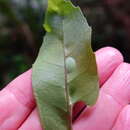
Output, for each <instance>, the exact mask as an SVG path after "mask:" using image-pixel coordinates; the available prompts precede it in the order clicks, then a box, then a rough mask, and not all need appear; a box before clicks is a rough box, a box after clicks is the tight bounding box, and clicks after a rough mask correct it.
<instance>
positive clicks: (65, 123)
mask: <svg viewBox="0 0 130 130" xmlns="http://www.w3.org/2000/svg"><path fill="white" fill-rule="evenodd" d="M44 27H45V29H46V31H47V33H46V36H45V37H44V41H43V45H42V47H41V49H40V52H39V55H38V58H37V60H36V62H35V63H34V65H33V73H32V82H33V90H34V94H35V98H36V102H37V106H38V110H39V115H40V119H41V125H42V126H43V128H44V129H45V130H72V107H73V105H74V104H75V103H76V102H77V101H83V102H85V103H86V104H87V105H93V104H95V102H96V99H97V96H98V76H97V67H96V60H95V55H94V53H93V51H92V48H91V28H90V27H89V25H88V23H87V21H86V19H85V18H84V16H83V14H82V12H81V10H80V8H79V7H74V6H73V5H72V3H71V2H70V1H64V0H48V9H47V12H46V18H45V24H44Z"/></svg>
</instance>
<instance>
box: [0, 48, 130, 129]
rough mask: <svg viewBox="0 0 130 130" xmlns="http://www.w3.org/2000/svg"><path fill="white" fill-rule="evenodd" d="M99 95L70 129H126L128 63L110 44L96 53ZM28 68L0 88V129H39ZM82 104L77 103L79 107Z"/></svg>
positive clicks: (128, 115) (128, 126)
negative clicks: (95, 101)
mask: <svg viewBox="0 0 130 130" xmlns="http://www.w3.org/2000/svg"><path fill="white" fill-rule="evenodd" d="M95 54H96V61H97V65H98V74H99V80H100V87H101V88H100V94H99V98H98V100H97V103H96V104H95V105H94V106H93V107H87V108H86V109H85V110H84V111H83V112H82V113H81V115H80V116H79V117H78V118H77V120H76V121H75V122H74V123H73V130H130V105H129V103H130V86H129V85H130V64H128V63H124V62H123V57H122V55H121V53H120V52H119V51H118V50H116V49H114V48H111V47H106V48H102V49H100V50H98V51H97V52H96V53H95ZM31 73H32V70H29V71H27V72H25V73H23V74H22V75H20V76H19V77H17V78H16V79H15V80H14V81H12V82H11V83H10V84H8V85H7V86H6V87H5V88H4V89H3V90H2V91H0V112H1V113H0V130H42V128H41V126H40V121H39V117H38V114H37V109H36V105H35V101H34V97H33V94H32V84H31ZM81 106H82V103H80V104H78V105H77V110H78V109H80V107H81Z"/></svg>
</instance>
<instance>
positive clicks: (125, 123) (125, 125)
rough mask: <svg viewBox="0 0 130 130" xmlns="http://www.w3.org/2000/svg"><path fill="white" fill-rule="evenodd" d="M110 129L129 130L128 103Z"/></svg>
mask: <svg viewBox="0 0 130 130" xmlns="http://www.w3.org/2000/svg"><path fill="white" fill-rule="evenodd" d="M112 130H130V105H127V106H125V107H124V108H123V110H122V111H121V112H120V114H119V117H118V119H117V121H116V123H115V124H114V127H113V129H112Z"/></svg>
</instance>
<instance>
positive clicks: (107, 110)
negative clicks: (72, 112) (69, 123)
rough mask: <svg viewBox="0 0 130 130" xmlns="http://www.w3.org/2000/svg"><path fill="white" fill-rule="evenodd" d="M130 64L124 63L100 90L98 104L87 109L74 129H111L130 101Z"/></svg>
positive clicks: (76, 122)
mask: <svg viewBox="0 0 130 130" xmlns="http://www.w3.org/2000/svg"><path fill="white" fill-rule="evenodd" d="M129 85H130V65H129V64H126V63H122V64H121V65H120V66H119V67H118V68H117V69H116V71H115V72H114V73H113V74H112V76H111V77H110V78H109V80H108V81H106V83H105V84H104V85H103V87H102V88H101V90H100V96H99V98H98V101H97V104H96V105H95V106H94V107H92V108H88V109H85V110H84V112H83V113H82V114H81V116H80V117H79V118H78V120H77V121H75V123H74V130H79V129H80V130H87V129H88V130H110V129H112V126H113V123H114V122H115V120H116V118H117V116H118V114H119V112H120V111H121V109H122V108H123V107H124V106H125V105H127V104H128V103H129V101H130V94H129V93H130V87H129Z"/></svg>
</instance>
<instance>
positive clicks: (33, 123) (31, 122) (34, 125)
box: [18, 109, 43, 130]
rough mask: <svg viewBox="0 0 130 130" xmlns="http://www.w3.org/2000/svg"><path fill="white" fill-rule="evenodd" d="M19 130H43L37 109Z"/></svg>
mask: <svg viewBox="0 0 130 130" xmlns="http://www.w3.org/2000/svg"><path fill="white" fill-rule="evenodd" d="M18 130H43V129H42V128H41V125H40V120H39V117H38V113H37V109H34V110H33V112H32V113H31V114H30V116H29V117H28V118H27V120H26V121H25V122H24V123H23V125H22V126H21V127H20V128H19V129H18Z"/></svg>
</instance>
